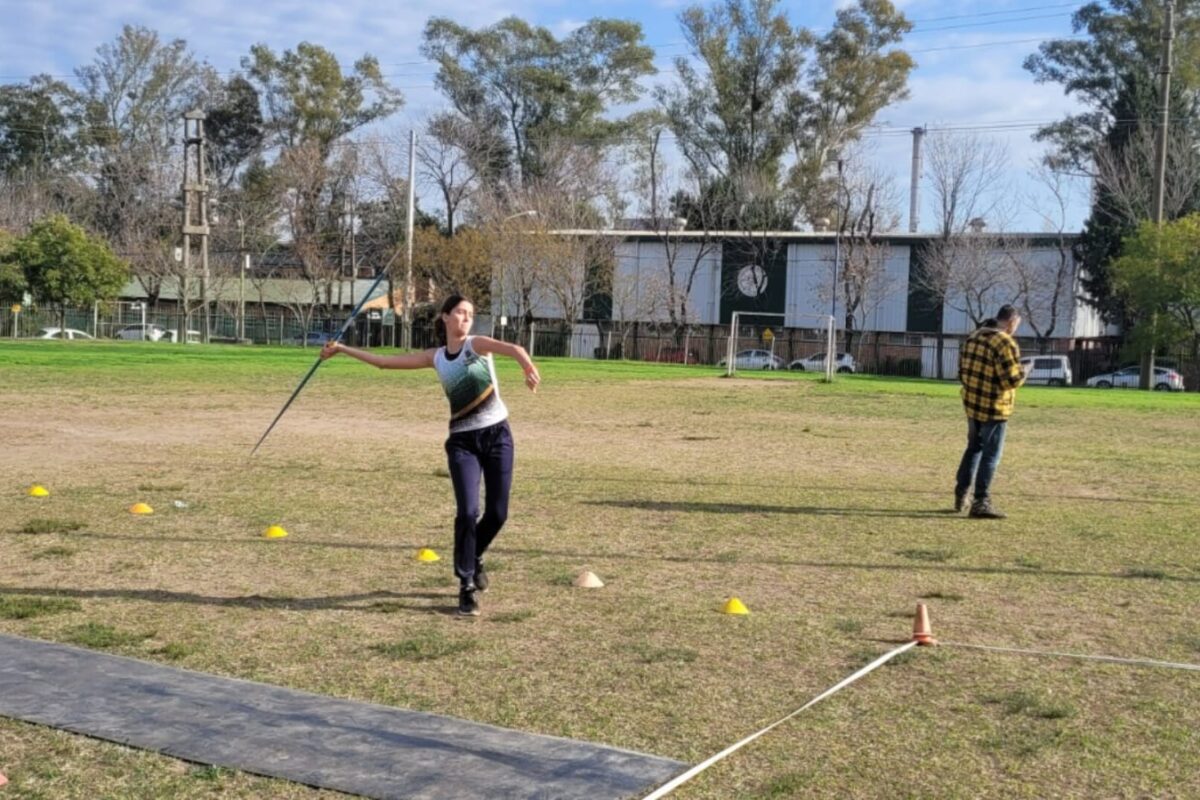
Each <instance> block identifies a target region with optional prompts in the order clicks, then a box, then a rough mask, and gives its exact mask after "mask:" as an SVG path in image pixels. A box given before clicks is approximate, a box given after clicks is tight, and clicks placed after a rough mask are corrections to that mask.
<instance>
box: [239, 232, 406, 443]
mask: <svg viewBox="0 0 1200 800" xmlns="http://www.w3.org/2000/svg"><path fill="white" fill-rule="evenodd" d="M399 254H400V251H399V250H397V251H396V252H395V253H394V254H392V257H391V258H390V259H388V263H387V264H386V265H385V266H384V268H383V269H381V270H379V276H378V277H377V278H375V282H374V283H372V284H371V288H370V289H367V293H366V294H364V295H363V299H362V300H360V301H359V302H358V305H357V306H355V307H354V310H353V311H351V312H350V316H348V317H346V321H345V322H343V323H342V328H341V330H339V331H338V332H337V333H336V334H334V336H333V338H332V339H330V340H329V341H332V342H337V341H340V340H341V338H342V337H343V336H345V335H346V330H347V329H348V328H349V327H350V323H351V322H353V321H354V318H355V317H357V316H358V312H359V311H362V307H363V305H364V304H365V303H366V302H367V300H368V299H369V298H370V297H371V293H372V292H374V291H375V287H377V286H379V282H380V281H382V280H383V279H384V276H386V275H387V271H388V267H390V266H392V262H393V261H395V260H396V256H397V255H399ZM319 366H321V357H320V356H317V360H316V361H315V362H314V363H313V365H312V366H311V367H309V368H308V372H306V373H305V374H304V377H303V378H301V379H300V384H299V385H298V386H297V387H296V391H294V392H292V396H291V397H289V398H288V400H287V402H286V403H284V404H283V408H281V409H279V413H278V414H276V415H275V419H273V420H271V424H270V425H268V426H267V430H266V432H264V433H263V435H262V437H261V438H260V439H259V440H258V444H256V445H254V449H253V450H251V451H250V455H251V456H253V455H254V454H255V453H257V452H258V448H259V446H260V445H262V443H263V441H265V440H266V438H267V434H269V433H270V432H271V430H272V429H273V428H274V427H275V423H276V422H279V418H280V417H282V416H283V413H284V412H285V411H287V410H288V406H290V405H291V404H292V401H293V400H295V399H296V395H298V394H300V390H301V389H303V388H304V384H306V383H308V379H309V378H311V377H312V376H313V373H314V372H316V371H317V367H319Z"/></svg>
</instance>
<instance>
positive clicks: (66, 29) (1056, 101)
mask: <svg viewBox="0 0 1200 800" xmlns="http://www.w3.org/2000/svg"><path fill="white" fill-rule="evenodd" d="M893 2H895V3H896V5H897V6H898V7H899V8H901V9H902V10H903V11H904V13H905V14H906V16H907V17H908V18H909V19H910V20H911V21H913V23H914V28H913V30H912V32H911V33H910V34H909V35H908V36H907V37H906V39H905V41H904V44H903V46H904V48H905V49H906V50H907V51H908V52H909V53H910V54H912V56H913V58H914V59H915V60H916V62H917V67H916V69H915V70H914V71H913V73H912V74H911V76H910V79H909V90H910V95H911V96H910V97H909V99H907V100H905V101H902V102H899V103H896V104H895V105H892V106H889V107H888V108H885V109H884V110H883V111H882V112H881V113H880V114H879V115H878V117H877V118H876V126H875V127H874V128H873V129H872V130H871V131H869V132H868V134H867V136H866V137H865V138H864V145H865V147H866V152H867V154H868V155H867V157H868V158H870V159H871V160H872V161H873V162H875V163H877V164H878V165H880V167H881V168H882V169H884V170H885V171H887V172H889V173H890V174H892V175H894V177H895V181H896V185H897V188H898V190H899V192H900V196H901V201H902V202H901V204H900V205H901V209H900V210H901V212H902V219H901V226H902V229H906V226H907V224H908V221H907V213H908V191H909V183H910V179H909V173H910V168H911V157H912V150H911V146H912V145H911V141H912V140H911V135H910V134H909V131H910V130H911V129H912V128H914V127H918V126H924V127H926V128H927V129H928V130H931V131H933V130H936V129H938V128H950V129H972V130H975V131H976V132H977V134H978V135H979V136H984V137H988V138H992V139H995V140H996V141H997V142H999V143H1001V144H1002V145H1003V146H1004V147H1005V148H1006V150H1007V153H1008V158H1009V163H1010V168H1009V170H1008V176H1007V180H1008V185H1007V187H1006V191H1005V195H1006V197H1007V198H1009V201H1010V202H1009V205H1010V210H1009V211H1008V213H1007V216H1008V220H1007V221H1006V222H1005V223H1004V227H1006V228H1007V229H1009V230H1016V229H1020V230H1025V231H1040V230H1044V229H1045V227H1046V226H1045V223H1044V221H1043V217H1042V215H1041V214H1039V213H1038V208H1039V207H1040V208H1046V207H1047V203H1046V199H1045V196H1044V193H1040V192H1039V191H1038V189H1037V184H1036V183H1035V182H1034V181H1032V179H1031V178H1030V177H1029V175H1028V171H1029V168H1030V166H1031V164H1032V163H1033V162H1034V161H1036V160H1037V158H1038V157H1039V155H1040V154H1041V153H1042V152H1043V146H1042V145H1041V144H1039V143H1036V142H1034V141H1033V140H1032V133H1033V131H1034V129H1035V128H1036V127H1037V126H1038V125H1039V124H1044V123H1046V122H1049V121H1051V120H1055V119H1058V118H1060V117H1062V116H1063V115H1064V114H1066V113H1068V112H1069V111H1071V110H1074V108H1075V106H1074V105H1073V103H1072V102H1071V101H1070V99H1069V98H1067V97H1065V96H1064V95H1063V93H1062V89H1061V87H1060V86H1058V85H1056V84H1047V85H1039V84H1037V83H1035V82H1034V81H1033V78H1032V77H1031V76H1030V74H1029V73H1028V72H1026V71H1025V70H1024V69H1023V68H1022V66H1021V65H1022V62H1023V61H1024V59H1025V58H1026V56H1028V55H1029V54H1031V53H1033V52H1035V51H1036V49H1037V46H1038V43H1039V42H1040V41H1043V40H1046V39H1053V38H1063V37H1067V36H1071V35H1072V33H1073V32H1072V30H1071V13H1072V11H1073V10H1074V9H1076V8H1077V7H1078V6H1079V5H1081V3H1080V2H1075V3H1064V2H1061V0H1060V1H1059V2H1055V0H995V2H991V3H987V4H983V3H980V2H978V0H893ZM687 5H690V3H685V2H677V1H676V0H640V1H639V2H634V1H633V0H618V1H613V0H596V2H592V3H590V4H587V5H582V4H580V3H566V2H555V1H554V0H436V1H434V0H410V1H409V2H407V3H401V4H394V5H392V4H383V3H379V2H369V1H368V0H339V2H337V3H330V2H320V3H302V2H294V1H293V2H287V1H286V0H250V1H249V2H247V0H241V1H240V2H235V1H234V0H205V1H204V2H197V3H186V2H179V0H173V1H172V2H153V1H152V0H106V2H104V3H96V2H95V0H87V2H84V0H52V1H49V0H3V3H2V7H3V9H4V14H3V20H2V22H0V25H2V27H0V82H2V83H10V82H16V81H22V80H27V79H28V78H29V77H30V76H32V75H34V74H39V73H46V74H50V75H53V76H57V77H60V78H62V79H64V80H68V81H72V80H74V75H73V71H74V69H75V68H76V67H78V66H81V65H84V64H87V63H89V62H90V61H91V60H92V59H93V57H94V56H95V52H96V48H97V47H99V46H100V45H102V44H105V43H109V42H112V41H114V40H115V39H116V37H117V36H118V34H119V33H120V30H121V28H122V26H124V25H126V24H132V25H140V26H144V27H148V28H151V29H153V30H155V31H157V32H158V33H159V34H160V36H161V37H162V38H163V39H164V40H170V39H176V38H180V39H184V40H186V41H187V42H188V44H189V46H190V48H191V49H192V51H193V53H194V54H195V55H196V56H197V57H198V58H199V59H201V60H204V61H207V62H208V63H209V64H211V65H212V66H214V67H216V68H217V69H218V70H220V71H222V72H226V71H232V70H235V69H236V68H237V67H238V65H239V62H240V60H241V58H242V57H243V56H245V55H246V54H247V53H248V52H249V49H250V47H251V45H253V44H256V43H265V44H267V45H269V46H270V47H271V48H272V49H274V50H275V51H277V52H278V51H282V50H284V49H294V48H295V46H296V45H297V44H299V43H300V42H303V41H308V42H312V43H315V44H319V45H321V46H323V47H326V48H327V49H329V50H331V51H332V52H333V53H334V54H335V55H337V57H338V59H339V60H340V62H341V63H342V65H343V68H344V69H348V68H349V66H350V65H351V64H352V63H353V62H354V61H355V60H356V59H358V58H359V57H361V56H362V55H363V54H364V53H369V54H371V55H373V56H375V57H376V58H377V59H378V60H379V62H380V64H381V66H382V69H383V72H384V74H385V75H386V76H387V78H388V79H389V80H390V81H391V83H392V84H393V85H395V86H397V87H399V88H400V89H401V90H402V91H403V93H404V95H405V98H406V103H405V107H404V108H403V109H402V110H401V111H400V112H398V113H397V114H396V115H395V116H393V117H392V118H390V119H389V121H388V122H387V123H386V128H387V129H388V132H389V134H399V135H404V136H406V135H407V132H408V131H409V130H410V129H414V128H415V129H417V130H418V131H419V130H420V129H421V128H422V126H423V124H424V120H425V119H426V118H427V117H428V116H429V115H430V114H431V113H433V112H435V111H437V110H439V109H440V108H442V107H444V105H445V102H444V100H443V99H442V98H441V96H440V95H439V94H438V93H437V91H436V90H435V88H434V85H433V77H434V67H433V65H432V64H430V63H429V62H428V61H426V60H425V59H423V58H422V56H421V54H420V50H419V48H420V42H421V31H422V29H423V28H424V26H425V23H426V21H427V20H428V19H429V17H431V16H444V17H449V18H450V19H452V20H454V21H456V22H458V23H459V24H462V25H465V26H469V27H474V28H478V27H483V26H486V25H489V24H492V23H494V22H496V21H498V20H500V19H503V18H504V17H506V16H510V15H515V16H518V17H521V18H523V19H525V20H526V21H528V22H531V23H533V24H536V25H541V26H544V27H546V28H548V29H549V30H551V31H552V32H554V33H555V34H556V35H558V36H563V35H565V34H567V33H569V32H570V31H571V30H573V29H574V28H576V27H578V26H579V25H581V24H583V23H585V22H586V21H587V19H589V18H591V17H614V18H622V19H631V20H635V21H637V22H639V23H640V24H641V25H642V28H643V30H644V32H645V42H646V44H648V45H650V46H651V47H653V48H654V50H655V53H656V59H655V62H656V66H657V67H658V68H659V75H658V76H656V77H655V78H653V79H651V82H661V81H670V80H671V79H672V78H673V72H672V69H673V61H674V59H675V58H676V57H677V56H685V55H687V48H686V45H685V44H684V42H683V35H682V33H681V31H680V27H679V21H678V20H679V14H680V12H681V11H682V10H683V9H684V8H685V7H686V6H687ZM839 5H840V3H839V2H829V1H828V0H811V1H810V2H785V3H783V4H782V8H783V9H784V10H785V11H786V13H787V14H788V16H789V17H790V19H791V21H792V22H793V24H796V25H803V26H805V27H808V28H810V29H811V30H813V31H815V32H818V33H820V32H821V31H823V30H825V29H827V28H828V27H829V26H830V25H831V24H832V22H833V19H834V14H835V13H836V9H837V8H838V6H839ZM388 6H390V8H388V10H385V11H381V10H380V9H381V8H385V7H388ZM1071 191H1072V202H1071V204H1070V206H1069V209H1068V218H1067V226H1068V229H1069V230H1077V229H1078V228H1079V227H1080V225H1081V224H1082V221H1083V219H1084V217H1086V215H1087V187H1086V186H1084V185H1073V186H1072V187H1071ZM921 195H922V203H921V213H920V222H921V229H922V230H927V229H929V227H930V226H931V225H932V222H933V214H932V211H933V207H932V205H931V202H932V199H931V196H930V192H929V190H928V182H927V181H925V182H923V183H922V187H921ZM433 205H434V202H433V198H432V197H431V198H430V200H429V203H428V206H433Z"/></svg>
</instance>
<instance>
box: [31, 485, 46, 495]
mask: <svg viewBox="0 0 1200 800" xmlns="http://www.w3.org/2000/svg"><path fill="white" fill-rule="evenodd" d="M29 496H30V497H49V496H50V492H48V491H46V487H45V486H42V485H41V484H37V483H35V484H34V485H33V486H30V487H29Z"/></svg>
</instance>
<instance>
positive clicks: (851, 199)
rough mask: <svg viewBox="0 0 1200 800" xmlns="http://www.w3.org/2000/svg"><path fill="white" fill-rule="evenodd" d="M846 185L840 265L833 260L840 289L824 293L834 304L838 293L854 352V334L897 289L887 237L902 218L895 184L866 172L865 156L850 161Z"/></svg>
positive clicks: (840, 210)
mask: <svg viewBox="0 0 1200 800" xmlns="http://www.w3.org/2000/svg"><path fill="white" fill-rule="evenodd" d="M842 183H843V188H842V191H840V192H839V193H838V194H837V196H836V199H837V200H838V205H837V206H836V207H835V209H834V211H835V214H836V217H835V219H837V221H838V223H837V224H838V236H839V239H840V250H841V253H840V263H837V264H835V263H833V259H832V258H831V259H829V262H830V268H831V271H832V270H836V276H837V286H836V289H831V290H826V289H825V288H824V285H823V286H822V290H821V292H820V293H821V294H822V295H824V297H825V299H826V300H830V299H831V298H830V296H829V295H830V292H831V291H837V293H838V300H839V302H840V303H841V304H842V308H843V314H844V317H843V319H842V326H843V328H844V330H845V332H846V345H845V348H846V350H847V351H848V352H850V351H853V347H854V334H855V332H856V331H861V330H864V329H865V328H866V327H867V321H868V318H869V317H870V315H871V314H872V313H873V312H874V311H875V310H876V309H877V308H879V306H880V305H882V304H883V302H884V301H886V300H887V299H888V297H890V296H891V295H892V293H893V292H894V291H895V290H896V288H897V287H896V282H895V281H894V280H893V279H891V278H890V276H889V275H888V271H887V259H888V256H889V255H890V252H891V248H890V247H889V246H888V243H887V241H886V240H885V239H884V238H883V236H884V235H885V234H888V233H891V232H893V231H895V230H896V229H897V228H898V227H899V226H900V213H899V212H898V211H897V208H898V206H899V195H898V192H897V190H896V184H895V181H894V180H893V179H892V177H891V176H890V175H889V174H887V173H885V172H883V171H882V170H880V169H877V168H872V167H868V166H867V165H866V164H865V159H864V158H863V157H862V156H861V155H860V157H858V158H855V159H851V160H850V162H849V164H848V165H847V167H846V169H845V171H844V174H843V178H842ZM831 277H832V276H831ZM829 285H832V280H831V281H830V282H829Z"/></svg>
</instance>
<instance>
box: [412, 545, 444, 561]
mask: <svg viewBox="0 0 1200 800" xmlns="http://www.w3.org/2000/svg"><path fill="white" fill-rule="evenodd" d="M441 560H442V557H441V556H439V555H438V554H437V553H435V552H433V551H432V550H430V549H429V548H428V547H422V548H421V549H420V550H418V551H417V561H426V562H433V561H441Z"/></svg>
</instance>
